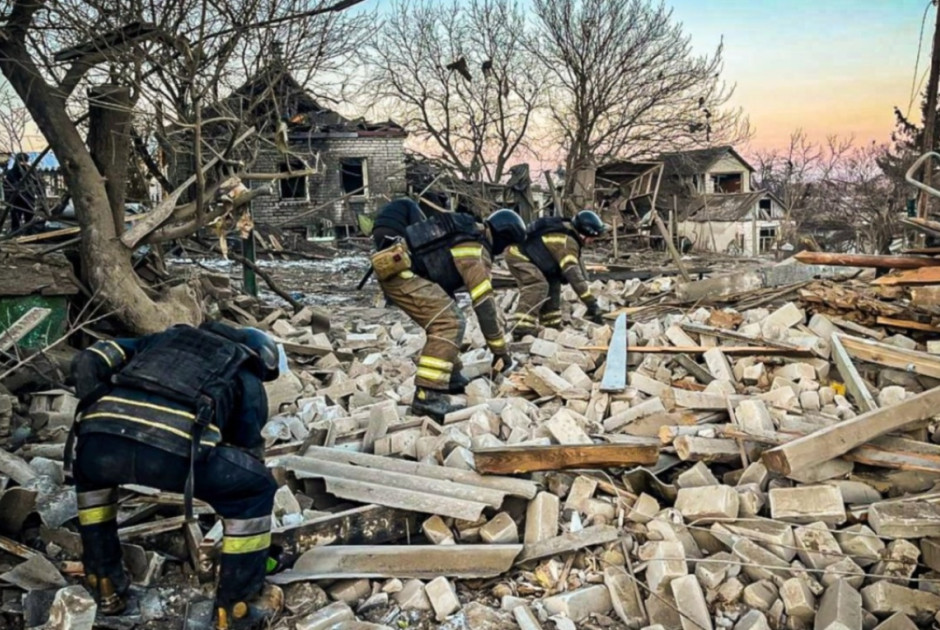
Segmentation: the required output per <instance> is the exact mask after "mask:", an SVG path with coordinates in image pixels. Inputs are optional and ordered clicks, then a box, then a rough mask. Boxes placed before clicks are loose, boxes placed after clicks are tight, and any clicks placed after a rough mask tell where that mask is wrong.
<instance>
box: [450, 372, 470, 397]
mask: <svg viewBox="0 0 940 630" xmlns="http://www.w3.org/2000/svg"><path fill="white" fill-rule="evenodd" d="M469 384H470V379H469V378H467V377H466V376H464V375H463V374H461V373H460V372H458V371H456V370H454V371H453V372H451V373H450V383H448V384H447V393H448V394H462V393H464V392H465V391H466V390H467V385H469Z"/></svg>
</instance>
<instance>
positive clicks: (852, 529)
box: [836, 523, 885, 567]
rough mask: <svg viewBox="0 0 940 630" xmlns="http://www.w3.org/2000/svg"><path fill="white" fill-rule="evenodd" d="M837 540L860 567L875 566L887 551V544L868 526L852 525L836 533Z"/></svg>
mask: <svg viewBox="0 0 940 630" xmlns="http://www.w3.org/2000/svg"><path fill="white" fill-rule="evenodd" d="M836 540H837V541H838V542H839V546H840V547H841V548H842V551H843V552H845V553H846V554H847V555H849V556H850V557H851V558H852V560H854V561H855V564H857V565H858V566H860V567H867V566H871V565H873V564H875V563H876V562H877V561H878V560H879V559H880V558H881V553H882V552H883V551H884V549H885V543H884V541H883V540H881V539H880V538H878V535H877V534H876V533H875V532H874V531H873V530H872V529H871V528H870V527H868V526H867V525H862V524H860V523H858V524H855V525H850V526H849V527H846V528H845V529H843V530H842V531H840V532H837V533H836Z"/></svg>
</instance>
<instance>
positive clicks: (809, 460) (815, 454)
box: [761, 387, 940, 475]
mask: <svg viewBox="0 0 940 630" xmlns="http://www.w3.org/2000/svg"><path fill="white" fill-rule="evenodd" d="M938 405H940V387H938V388H934V389H931V390H928V391H926V392H923V393H922V394H918V395H916V396H913V397H911V398H908V399H906V400H903V401H901V402H899V403H897V404H896V405H891V406H890V407H882V408H881V409H875V410H873V411H869V412H867V413H864V414H862V415H860V416H857V417H855V418H851V419H849V420H845V421H843V422H840V423H839V424H834V425H832V426H829V427H825V428H823V429H820V430H819V431H816V432H814V433H810V434H809V435H806V436H803V437H801V438H798V439H796V440H794V441H792V442H789V443H788V444H784V445H782V446H778V447H776V448H773V449H771V450H769V451H765V452H764V454H763V456H762V457H761V459H762V461H763V462H764V465H765V466H767V468H768V470H771V471H772V472H775V473H778V474H781V475H789V474H790V473H791V472H792V471H794V470H800V469H802V468H805V467H808V466H812V465H815V464H821V463H822V462H825V461H829V460H830V459H833V458H836V457H839V456H840V455H844V454H845V453H848V452H849V451H851V450H852V449H854V448H856V447H858V446H861V445H862V444H865V443H866V442H868V441H870V440H872V439H874V438H876V437H879V436H881V435H884V434H885V433H889V432H891V431H895V430H897V429H900V428H902V427H904V426H905V425H908V424H910V423H912V422H915V421H917V420H923V419H925V418H929V417H931V416H933V415H935V414H936V413H937V409H938Z"/></svg>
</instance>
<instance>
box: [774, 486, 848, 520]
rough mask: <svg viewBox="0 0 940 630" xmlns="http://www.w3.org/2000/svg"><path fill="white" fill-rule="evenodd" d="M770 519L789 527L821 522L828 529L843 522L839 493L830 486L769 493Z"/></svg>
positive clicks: (840, 493) (781, 489) (843, 507)
mask: <svg viewBox="0 0 940 630" xmlns="http://www.w3.org/2000/svg"><path fill="white" fill-rule="evenodd" d="M769 497H770V515H771V517H772V518H774V519H779V520H783V521H789V522H791V523H813V522H816V521H822V522H824V523H826V524H828V525H841V524H842V523H844V522H845V519H846V516H845V504H844V503H843V502H842V492H840V490H839V488H836V487H833V486H801V487H798V488H774V489H773V490H771V491H770V493H769Z"/></svg>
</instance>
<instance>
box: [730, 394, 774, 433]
mask: <svg viewBox="0 0 940 630" xmlns="http://www.w3.org/2000/svg"><path fill="white" fill-rule="evenodd" d="M734 415H735V422H736V424H737V425H738V426H739V427H741V428H742V429H744V430H745V431H746V432H748V433H753V434H755V435H763V434H767V433H772V432H774V431H776V426H775V425H774V421H773V418H771V417H770V412H769V411H768V410H767V405H765V404H764V401H762V400H759V399H756V398H749V399H747V400H743V401H741V404H739V405H738V408H737V409H735V412H734Z"/></svg>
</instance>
